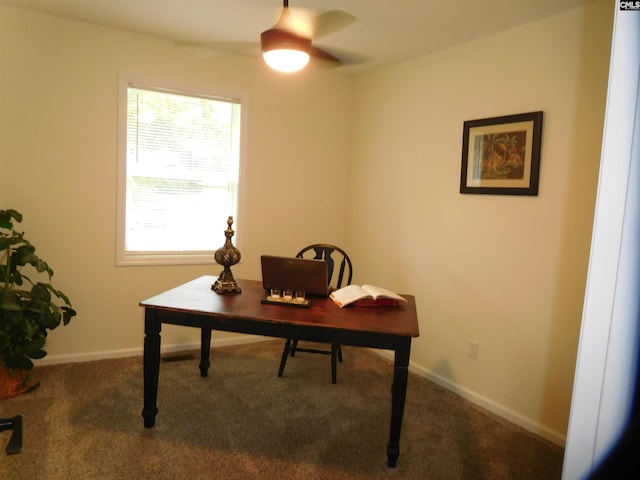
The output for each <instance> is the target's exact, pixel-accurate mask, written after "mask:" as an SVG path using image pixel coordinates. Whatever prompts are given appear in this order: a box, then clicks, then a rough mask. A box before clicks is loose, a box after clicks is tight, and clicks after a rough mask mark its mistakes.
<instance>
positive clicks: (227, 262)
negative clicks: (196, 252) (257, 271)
mask: <svg viewBox="0 0 640 480" xmlns="http://www.w3.org/2000/svg"><path fill="white" fill-rule="evenodd" d="M231 225H233V217H229V219H228V220H227V229H226V230H225V231H224V236H225V237H227V239H226V241H225V242H224V246H222V247H221V248H219V249H218V250H216V253H215V259H216V262H218V263H219V264H220V265H222V266H224V270H222V272H221V273H220V275H219V276H218V279H217V280H216V281H215V283H214V284H213V285H211V290H213V291H214V292H216V293H240V292H242V290H241V289H240V287H239V286H238V284H237V282H236V280H235V279H234V278H233V273H231V265H235V264H236V263H238V262H239V261H240V257H241V255H240V250H238V249H237V248H236V247H234V246H233V244H232V243H231V237H233V234H234V231H233V229H232V228H231Z"/></svg>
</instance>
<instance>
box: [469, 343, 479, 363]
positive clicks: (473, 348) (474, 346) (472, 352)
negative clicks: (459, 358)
mask: <svg viewBox="0 0 640 480" xmlns="http://www.w3.org/2000/svg"><path fill="white" fill-rule="evenodd" d="M478 346H479V345H478V342H476V341H475V340H469V353H468V355H469V358H473V359H474V360H475V359H476V358H478Z"/></svg>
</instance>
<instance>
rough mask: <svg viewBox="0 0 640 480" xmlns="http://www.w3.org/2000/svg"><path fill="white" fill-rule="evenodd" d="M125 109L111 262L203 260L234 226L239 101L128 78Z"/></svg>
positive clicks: (236, 199) (220, 243)
mask: <svg viewBox="0 0 640 480" xmlns="http://www.w3.org/2000/svg"><path fill="white" fill-rule="evenodd" d="M126 109H127V116H126V167H125V168H126V175H125V176H124V177H125V178H124V180H125V191H126V194H125V218H124V228H123V229H121V230H122V231H123V234H124V239H120V240H121V244H123V246H124V248H123V251H122V252H121V254H120V255H119V257H120V258H119V260H120V261H119V262H118V263H120V264H123V263H124V264H126V263H210V262H211V261H212V255H213V251H214V250H216V249H217V248H219V247H220V246H221V245H222V244H223V243H224V236H223V231H224V229H225V228H226V220H227V218H228V217H229V215H232V216H233V217H234V228H237V220H236V218H237V204H238V181H239V167H240V165H239V164H240V130H241V128H240V125H241V123H240V113H241V104H240V101H239V100H230V99H221V98H215V97H206V96H202V95H189V94H184V93H179V92H175V91H165V90H159V89H149V88H144V87H140V86H136V85H128V86H127V106H126ZM162 257H165V260H166V259H167V258H172V259H173V260H174V261H171V262H166V261H165V262H163V261H161V260H160V259H162ZM197 257H200V258H201V259H202V262H197V261H196V262H194V261H185V260H186V259H187V258H191V259H192V260H193V259H194V258H197ZM150 258H151V259H154V258H155V259H156V260H160V261H156V262H149V259H150ZM180 258H182V260H180ZM176 259H177V260H178V261H175V260H176ZM142 260H144V261H142Z"/></svg>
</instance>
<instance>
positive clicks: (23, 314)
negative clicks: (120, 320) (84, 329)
mask: <svg viewBox="0 0 640 480" xmlns="http://www.w3.org/2000/svg"><path fill="white" fill-rule="evenodd" d="M20 222H22V214H20V213H19V212H17V211H16V210H0V382H1V381H2V378H3V377H2V373H4V374H5V377H4V378H5V379H8V380H6V381H7V382H12V385H11V386H10V387H5V391H4V395H3V390H2V388H3V385H1V384H0V397H2V396H12V395H16V394H19V393H23V392H25V391H28V390H31V389H33V388H35V387H37V386H38V384H37V383H35V384H30V383H29V376H28V375H27V373H28V371H29V370H31V369H32V368H33V366H34V365H33V362H32V359H38V358H43V357H44V356H45V355H46V354H47V352H46V351H45V350H44V345H45V342H46V338H47V332H48V331H49V330H53V329H54V328H57V327H58V326H59V325H60V324H61V323H62V324H64V325H67V324H68V323H69V322H70V321H71V318H72V317H74V316H75V315H76V311H75V310H74V309H73V308H71V302H70V301H69V298H68V297H67V296H66V295H65V294H64V293H62V292H61V291H60V290H57V289H55V288H54V287H53V286H52V285H51V283H50V282H51V277H53V270H52V269H51V267H49V265H48V264H47V262H45V261H44V260H42V259H41V258H40V257H38V255H37V254H36V248H35V247H34V246H33V245H32V244H31V243H30V242H29V241H28V240H27V239H26V238H24V233H23V232H18V231H16V230H15V229H14V223H20ZM23 270H26V271H27V272H28V273H29V275H30V276H27V275H26V274H25V273H24V272H23ZM32 272H33V273H32ZM33 274H35V275H36V276H35V277H34V276H33ZM44 276H46V278H47V281H46V282H45V281H40V280H38V279H37V278H36V277H40V278H44ZM31 277H33V279H32V278H31ZM2 370H4V372H2ZM6 373H8V374H9V377H7V376H6ZM11 377H13V379H12V378H11ZM12 389H13V390H12Z"/></svg>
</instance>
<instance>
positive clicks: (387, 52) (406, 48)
mask: <svg viewBox="0 0 640 480" xmlns="http://www.w3.org/2000/svg"><path fill="white" fill-rule="evenodd" d="M593 1H595V0H447V1H443V0H289V6H290V7H291V11H292V13H293V14H296V15H299V16H300V17H304V16H305V15H306V16H307V17H306V18H310V17H312V16H314V15H318V14H323V13H327V12H331V11H333V10H340V11H342V13H343V16H342V17H343V20H345V21H344V24H343V28H341V29H340V30H338V31H335V32H333V33H326V32H325V34H323V35H321V36H320V35H319V36H316V38H314V41H313V43H314V45H315V46H318V47H320V48H322V49H324V50H326V51H328V52H330V53H331V54H333V55H335V56H337V57H339V58H340V59H344V60H345V63H344V65H343V66H341V67H339V70H340V71H343V72H346V73H352V72H361V71H365V70H368V69H372V68H376V67H379V66H382V65H386V64H390V63H395V62H398V61H402V60H406V59H409V58H414V57H419V56H422V55H425V54H428V53H431V52H434V51H437V50H441V49H444V48H447V47H451V46H454V45H457V44H460V43H463V42H466V41H469V40H472V39H475V38H480V37H483V36H486V35H490V34H492V33H496V32H499V31H502V30H507V29H509V28H513V27H516V26H518V25H522V24H524V23H528V22H531V21H535V20H538V19H542V18H544V17H547V16H550V15H555V14H558V13H561V12H563V11H566V10H569V9H572V8H576V7H579V6H583V5H586V4H588V3H592V2H593ZM2 4H4V5H9V6H13V7H19V8H24V9H29V10H34V11H38V12H43V13H48V14H52V15H58V16H61V17H65V18H70V19H75V20H81V21H85V22H91V23H95V24H99V25H103V26H107V27H113V28H118V29H122V30H128V31H132V32H138V33H144V34H148V35H153V36H157V37H162V38H165V39H169V40H171V41H173V42H174V43H175V45H176V47H177V48H184V47H188V48H189V49H190V50H192V51H198V52H199V53H200V54H202V53H207V52H208V54H209V55H219V54H228V53H233V54H255V55H258V54H259V41H260V33H261V32H262V31H264V30H267V29H269V28H271V27H272V26H274V24H275V23H276V22H277V20H278V17H279V14H280V11H281V9H282V0H0V5H2ZM345 12H346V14H347V15H344V13H345ZM347 20H351V21H347ZM318 37H319V38H318ZM194 47H195V48H194Z"/></svg>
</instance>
